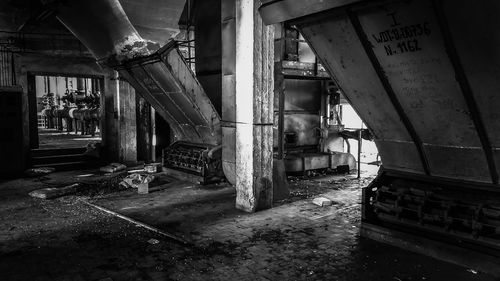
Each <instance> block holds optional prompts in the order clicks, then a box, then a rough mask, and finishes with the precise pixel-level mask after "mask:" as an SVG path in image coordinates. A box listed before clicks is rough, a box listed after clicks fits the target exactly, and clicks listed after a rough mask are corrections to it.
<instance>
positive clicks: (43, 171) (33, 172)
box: [24, 167, 56, 177]
mask: <svg viewBox="0 0 500 281" xmlns="http://www.w3.org/2000/svg"><path fill="white" fill-rule="evenodd" d="M55 170H56V169H55V168H52V167H40V168H32V169H28V170H26V171H25V172H24V174H25V175H26V176H27V177H41V176H44V175H48V174H50V173H53V172H54V171H55Z"/></svg>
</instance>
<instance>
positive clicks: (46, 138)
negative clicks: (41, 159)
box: [38, 128, 101, 149]
mask: <svg viewBox="0 0 500 281" xmlns="http://www.w3.org/2000/svg"><path fill="white" fill-rule="evenodd" d="M38 137H39V148H43V149H58V148H81V147H86V146H87V144H88V143H91V142H101V137H100V133H99V131H98V132H96V135H95V136H94V137H92V136H90V135H81V134H80V133H78V134H75V132H74V131H73V132H65V131H63V132H61V131H59V130H57V129H45V128H38Z"/></svg>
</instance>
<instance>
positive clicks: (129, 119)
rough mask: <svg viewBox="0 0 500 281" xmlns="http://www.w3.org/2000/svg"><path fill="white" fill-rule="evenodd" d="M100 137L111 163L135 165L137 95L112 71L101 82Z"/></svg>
mask: <svg viewBox="0 0 500 281" xmlns="http://www.w3.org/2000/svg"><path fill="white" fill-rule="evenodd" d="M103 100H104V104H103V105H102V107H103V110H104V120H103V121H104V122H103V124H102V126H101V127H102V137H103V143H104V146H105V149H106V158H107V160H108V161H110V162H116V161H118V162H122V163H129V164H131V163H136V162H137V123H136V95H135V90H134V88H132V86H131V85H130V84H129V83H128V82H126V81H121V80H119V78H118V73H117V72H116V71H113V73H112V75H110V76H109V78H106V80H105V81H104V99H103Z"/></svg>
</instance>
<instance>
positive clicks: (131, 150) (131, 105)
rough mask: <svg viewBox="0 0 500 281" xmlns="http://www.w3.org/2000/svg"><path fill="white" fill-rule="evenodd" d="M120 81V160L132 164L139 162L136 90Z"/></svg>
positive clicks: (125, 82)
mask: <svg viewBox="0 0 500 281" xmlns="http://www.w3.org/2000/svg"><path fill="white" fill-rule="evenodd" d="M118 81H119V91H118V109H119V115H118V120H119V130H118V137H119V143H120V150H119V159H120V162H122V163H127V164H132V163H136V162H137V122H136V97H135V89H134V88H133V87H132V86H131V85H130V84H129V83H128V82H127V81H123V80H118Z"/></svg>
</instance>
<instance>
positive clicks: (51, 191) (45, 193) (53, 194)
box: [29, 183, 80, 199]
mask: <svg viewBox="0 0 500 281" xmlns="http://www.w3.org/2000/svg"><path fill="white" fill-rule="evenodd" d="M79 186H80V184H79V183H74V184H71V185H68V186H65V187H59V188H57V187H49V188H42V189H37V190H34V191H32V192H30V193H29V195H30V196H31V197H34V198H40V199H54V198H58V197H61V196H65V195H69V194H73V193H76V192H77V191H78V187H79Z"/></svg>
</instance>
